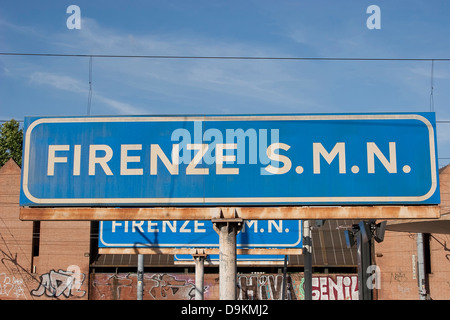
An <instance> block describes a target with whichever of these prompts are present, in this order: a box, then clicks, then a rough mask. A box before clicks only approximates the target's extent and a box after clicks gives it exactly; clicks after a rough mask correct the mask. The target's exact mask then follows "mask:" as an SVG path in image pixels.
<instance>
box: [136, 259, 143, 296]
mask: <svg viewBox="0 0 450 320" xmlns="http://www.w3.org/2000/svg"><path fill="white" fill-rule="evenodd" d="M143 293H144V255H143V254H138V270H137V300H142V299H143Z"/></svg>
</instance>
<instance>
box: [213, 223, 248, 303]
mask: <svg viewBox="0 0 450 320" xmlns="http://www.w3.org/2000/svg"><path fill="white" fill-rule="evenodd" d="M212 222H213V226H214V230H216V232H217V233H218V234H219V296H220V300H236V291H237V265H236V235H237V233H238V232H239V230H240V229H241V227H242V219H215V220H212Z"/></svg>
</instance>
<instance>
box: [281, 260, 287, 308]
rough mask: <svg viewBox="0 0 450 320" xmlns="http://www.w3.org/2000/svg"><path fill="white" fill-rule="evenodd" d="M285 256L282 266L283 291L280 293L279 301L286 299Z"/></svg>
mask: <svg viewBox="0 0 450 320" xmlns="http://www.w3.org/2000/svg"><path fill="white" fill-rule="evenodd" d="M287 260H288V259H287V255H285V256H284V266H283V291H282V292H281V300H285V299H286V283H287V279H286V277H287Z"/></svg>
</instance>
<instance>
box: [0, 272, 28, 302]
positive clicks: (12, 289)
mask: <svg viewBox="0 0 450 320" xmlns="http://www.w3.org/2000/svg"><path fill="white" fill-rule="evenodd" d="M23 288H24V283H23V281H22V280H21V279H18V278H16V277H14V276H13V277H10V276H8V275H7V274H6V273H0V299H1V298H2V297H5V298H12V299H26V298H27V297H26V295H25V291H24V289H23Z"/></svg>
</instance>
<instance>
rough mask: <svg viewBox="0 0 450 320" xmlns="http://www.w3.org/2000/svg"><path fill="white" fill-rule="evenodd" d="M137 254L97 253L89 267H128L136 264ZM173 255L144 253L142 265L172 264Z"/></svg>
mask: <svg viewBox="0 0 450 320" xmlns="http://www.w3.org/2000/svg"><path fill="white" fill-rule="evenodd" d="M137 257H138V255H137V254H99V255H98V256H97V258H96V259H95V260H94V262H93V263H92V264H91V267H130V266H137V263H138V261H137ZM173 265H174V263H173V255H169V254H146V255H144V266H145V267H155V266H173Z"/></svg>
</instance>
